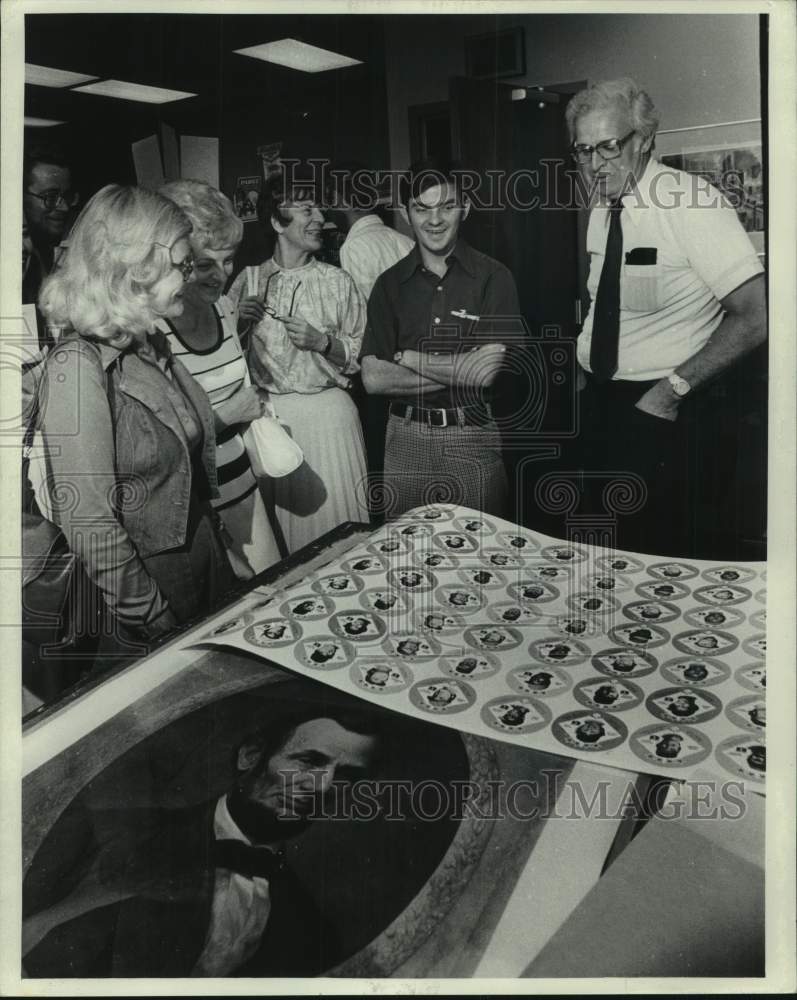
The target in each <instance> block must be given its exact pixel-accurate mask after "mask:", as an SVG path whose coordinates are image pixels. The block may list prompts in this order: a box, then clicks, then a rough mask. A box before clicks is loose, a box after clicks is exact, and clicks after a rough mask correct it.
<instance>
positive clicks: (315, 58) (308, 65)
mask: <svg viewBox="0 0 797 1000" xmlns="http://www.w3.org/2000/svg"><path fill="white" fill-rule="evenodd" d="M235 52H236V53H237V54H238V55H239V56H250V57H251V58H252V59H262V60H263V61H264V62H271V63H276V64H277V65H278V66H287V67H288V69H298V70H301V72H302V73H325V72H327V70H330V69H342V68H343V67H344V66H359V65H361V64H362V60H361V59H351V58H350V57H349V56H342V55H340V54H339V53H338V52H330V51H329V50H328V49H320V48H318V47H317V46H316V45H308V44H307V43H306V42H300V41H298V40H297V39H296V38H281V39H280V40H279V41H277V42H264V43H263V45H251V46H250V47H249V48H246V49H235Z"/></svg>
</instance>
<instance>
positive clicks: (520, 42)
mask: <svg viewBox="0 0 797 1000" xmlns="http://www.w3.org/2000/svg"><path fill="white" fill-rule="evenodd" d="M525 72H526V36H525V32H524V29H523V28H522V27H516V28H507V29H506V30H505V31H490V32H488V33H487V34H484V35H472V36H471V37H470V38H466V39H465V75H466V76H470V77H474V78H475V79H477V80H488V79H492V78H495V77H505V76H523V75H524V74H525Z"/></svg>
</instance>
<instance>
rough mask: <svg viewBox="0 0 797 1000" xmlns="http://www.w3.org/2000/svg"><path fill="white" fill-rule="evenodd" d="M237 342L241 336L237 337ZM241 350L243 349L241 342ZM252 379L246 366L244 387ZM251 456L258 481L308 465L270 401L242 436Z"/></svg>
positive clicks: (249, 269) (277, 477)
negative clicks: (304, 462) (303, 463)
mask: <svg viewBox="0 0 797 1000" xmlns="http://www.w3.org/2000/svg"><path fill="white" fill-rule="evenodd" d="M247 271H248V272H250V273H249V274H248V275H247V277H248V279H249V284H250V289H251V285H252V277H253V275H252V273H251V272H252V271H253V272H254V275H257V268H247ZM236 339H237V333H236ZM238 346H239V347H240V346H241V342H240V340H239V341H238ZM241 353H242V354H243V356H244V360H246V353H245V352H244V351H243V348H242V349H241ZM251 384H252V380H251V379H250V377H249V365H248V363H247V366H246V374H245V375H244V385H251ZM241 437H242V438H243V442H244V447H245V448H246V453H247V455H248V456H249V463H250V465H251V466H252V472H254V474H255V476H256V477H257V478H258V479H261V478H263V477H264V476H270V477H271V478H272V479H279V478H280V477H282V476H289V475H290V474H291V473H292V472H295V471H296V469H298V468H299V466H300V465H301V464H302V462H303V461H304V454H303V452H302V449H301V448H300V447H299V445H298V444H297V443H296V442H295V441H294V440H293V438H292V437H291V436H290V434H288V432H287V431H286V430H285V428H284V427H283V426H282V424H281V423H280V422H279V420H278V419H277V414H276V413H275V412H274V407H273V406H272V404H271V401H270V400H269V401H268V403H266V412H265V413H264V414H263V416H261V417H256V418H255V419H254V420H253V421H252V422H251V423H250V424H249V426H248V427H247V428H246V430H245V431H244V432H243V434H242V435H241Z"/></svg>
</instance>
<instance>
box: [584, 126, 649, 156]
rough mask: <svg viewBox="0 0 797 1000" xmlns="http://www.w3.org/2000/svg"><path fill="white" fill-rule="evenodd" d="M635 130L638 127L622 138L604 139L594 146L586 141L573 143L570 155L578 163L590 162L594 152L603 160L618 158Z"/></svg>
mask: <svg viewBox="0 0 797 1000" xmlns="http://www.w3.org/2000/svg"><path fill="white" fill-rule="evenodd" d="M635 132H636V129H632V130H631V131H630V132H629V133H628V135H624V136H623V137H622V139H604V140H603V142H598V143H596V144H595V145H594V146H589V145H587V143H584V142H578V143H573V145H572V146H571V147H570V155H571V156H572V157H573V159H574V160H575V161H576V163H590V162H591V161H592V154H593V153H597V154H598V156H599V157H600V158H601V159H602V160H616V159H617V157H618V156H619V155H620V153H622V151H623V146H625V144H626V143H627V142H628V140H629V139H630V138H631V136H632V135H634V134H635Z"/></svg>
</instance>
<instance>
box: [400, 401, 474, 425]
mask: <svg viewBox="0 0 797 1000" xmlns="http://www.w3.org/2000/svg"><path fill="white" fill-rule="evenodd" d="M390 413H391V416H394V417H400V418H401V419H402V420H407V419H409V420H414V421H417V422H418V423H422V424H429V426H430V427H461V426H464V427H468V426H470V427H483V426H484V425H485V424H489V423H491V422H492V419H493V415H492V411H491V410H490V407H489V406H488V405H486V404H485V405H483V406H458V407H454V408H453V409H450V410H444V409H440V410H434V409H427V408H425V407H423V406H412V405H410V404H408V403H391V404H390Z"/></svg>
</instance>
